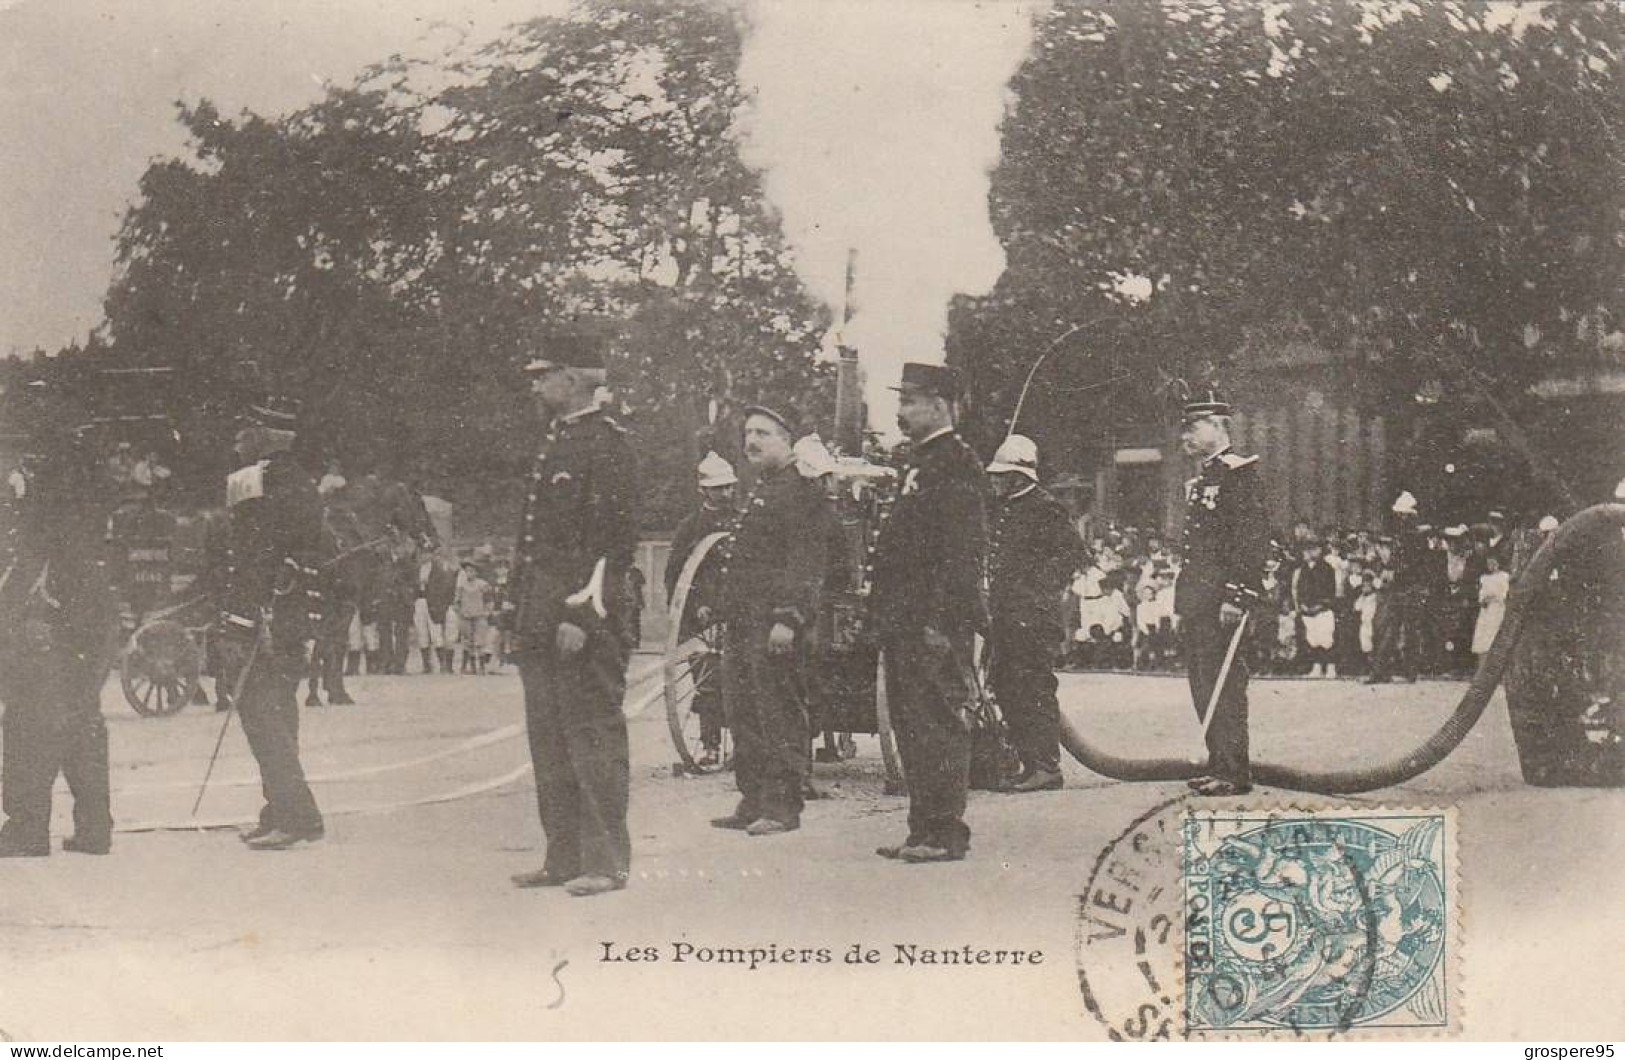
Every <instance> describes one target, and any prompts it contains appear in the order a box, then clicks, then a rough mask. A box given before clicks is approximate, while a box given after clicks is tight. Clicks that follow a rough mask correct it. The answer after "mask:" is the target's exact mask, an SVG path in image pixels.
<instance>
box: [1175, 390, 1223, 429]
mask: <svg viewBox="0 0 1625 1060" xmlns="http://www.w3.org/2000/svg"><path fill="white" fill-rule="evenodd" d="M1232 411H1233V410H1232V409H1231V407H1230V403H1229V402H1228V401H1225V400H1224V399H1223V398H1221V397H1220V396H1219V392H1218V391H1217V390H1215V389H1213V388H1212V387H1208V388H1207V390H1206V391H1204V392H1203V393H1202V394H1201V395H1199V396H1197V397H1194V398H1192V399H1191V400H1190V401H1187V402H1185V406H1184V408H1182V409H1180V419H1182V420H1183V421H1184V422H1185V423H1196V422H1197V421H1198V420H1205V419H1207V418H1208V417H1210V416H1229V415H1231V413H1232Z"/></svg>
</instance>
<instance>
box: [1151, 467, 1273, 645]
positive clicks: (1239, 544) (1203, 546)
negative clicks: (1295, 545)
mask: <svg viewBox="0 0 1625 1060" xmlns="http://www.w3.org/2000/svg"><path fill="white" fill-rule="evenodd" d="M1268 545H1269V520H1268V517H1267V515H1266V514H1265V509H1264V485H1263V481H1262V479H1261V478H1260V477H1259V474H1258V458H1257V457H1256V456H1247V457H1242V456H1237V455H1236V454H1235V453H1232V452H1231V451H1230V450H1228V449H1226V450H1224V451H1223V452H1221V453H1217V454H1215V455H1214V456H1211V457H1209V458H1208V459H1207V460H1206V461H1204V462H1203V463H1202V472H1201V474H1199V475H1197V476H1196V477H1195V478H1193V479H1191V480H1190V481H1189V482H1187V483H1186V484H1185V560H1184V565H1183V566H1182V567H1181V568H1180V570H1179V580H1178V581H1177V582H1175V583H1174V612H1175V613H1176V614H1178V615H1179V616H1181V617H1182V618H1183V617H1211V618H1217V617H1218V613H1219V608H1220V606H1221V605H1222V604H1225V603H1230V604H1233V605H1235V606H1237V607H1240V608H1242V609H1243V610H1245V609H1247V608H1248V607H1250V606H1251V604H1252V602H1253V601H1255V600H1257V599H1258V595H1259V584H1260V582H1261V581H1262V580H1263V575H1264V554H1265V551H1266V549H1267V548H1268Z"/></svg>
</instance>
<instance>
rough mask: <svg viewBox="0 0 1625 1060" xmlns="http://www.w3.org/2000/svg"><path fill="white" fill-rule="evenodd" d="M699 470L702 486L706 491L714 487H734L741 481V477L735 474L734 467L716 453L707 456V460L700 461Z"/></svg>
mask: <svg viewBox="0 0 1625 1060" xmlns="http://www.w3.org/2000/svg"><path fill="white" fill-rule="evenodd" d="M698 470H699V476H700V486H701V487H702V488H705V489H710V488H711V487H713V486H732V485H735V484H736V483H738V481H739V476H738V475H735V474H734V467H733V465H732V464H730V463H728V461H726V460H724V459H722V457H720V456H718V455H717V454H716V453H715V452H710V453H706V454H705V459H704V460H701V461H700V466H699V469H698Z"/></svg>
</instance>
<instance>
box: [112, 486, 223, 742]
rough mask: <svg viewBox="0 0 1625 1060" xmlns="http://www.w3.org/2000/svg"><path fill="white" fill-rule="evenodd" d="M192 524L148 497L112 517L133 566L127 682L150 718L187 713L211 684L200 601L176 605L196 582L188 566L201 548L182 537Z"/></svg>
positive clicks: (131, 699)
mask: <svg viewBox="0 0 1625 1060" xmlns="http://www.w3.org/2000/svg"><path fill="white" fill-rule="evenodd" d="M190 525H191V521H189V520H188V521H183V520H180V519H177V518H176V517H175V516H174V515H172V514H171V513H169V512H166V511H164V510H163V509H161V508H157V507H155V506H153V505H152V504H151V503H150V502H148V501H145V500H138V501H136V502H133V503H131V504H127V505H125V506H124V507H122V508H120V509H119V510H118V511H117V512H115V513H114V515H113V519H112V537H113V540H114V542H115V545H116V547H117V548H118V550H119V552H120V554H121V557H122V562H123V565H124V568H125V574H124V578H123V582H124V585H125V594H124V597H125V598H124V599H123V600H122V601H120V604H121V607H122V609H123V615H124V623H125V628H126V630H127V631H129V639H128V640H127V641H126V642H125V645H124V649H123V651H122V652H121V653H120V655H119V659H118V670H119V684H120V685H121V686H122V687H123V689H124V698H125V700H126V702H128V703H129V704H130V707H131V708H132V709H133V710H134V711H135V712H136V713H137V714H141V715H143V716H145V717H162V716H163V715H166V714H174V713H175V712H176V711H179V710H180V709H181V708H182V707H184V706H186V705H187V704H188V703H190V702H192V700H193V698H194V697H195V696H196V695H197V693H198V688H199V685H200V683H201V682H202V679H203V672H204V664H205V660H206V658H207V652H206V640H205V638H206V636H207V632H208V623H207V621H206V620H205V619H204V618H203V617H201V615H200V614H199V613H198V612H200V608H199V607H198V606H197V604H198V601H196V600H191V599H183V600H181V601H180V602H178V603H177V602H175V601H176V597H177V596H179V595H180V594H182V593H184V592H185V591H186V590H187V588H188V587H189V586H190V584H191V581H192V578H193V577H194V575H193V573H192V572H191V571H190V570H187V569H186V567H187V566H189V565H188V564H185V563H184V562H182V561H181V557H182V556H183V555H189V554H192V552H193V551H194V550H190V549H188V548H187V547H186V540H185V538H186V535H185V533H183V532H182V528H183V526H185V527H190ZM187 619H193V620H195V621H196V624H194V625H188V624H187V621H186V620H187Z"/></svg>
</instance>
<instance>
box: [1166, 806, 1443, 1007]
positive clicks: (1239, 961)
mask: <svg viewBox="0 0 1625 1060" xmlns="http://www.w3.org/2000/svg"><path fill="white" fill-rule="evenodd" d="M1455 843H1456V823H1455V814H1454V811H1453V810H1451V809H1437V810H1435V809H1387V808H1378V807H1348V806H1344V807H1338V808H1332V809H1315V810H1305V809H1301V808H1297V807H1289V808H1281V809H1267V810H1252V809H1238V808H1226V809H1215V808H1208V807H1202V806H1197V805H1188V806H1187V808H1186V814H1185V819H1184V824H1183V828H1182V852H1181V884H1182V891H1183V897H1184V904H1185V909H1184V946H1183V954H1182V956H1183V965H1184V977H1183V986H1184V991H1185V997H1184V1009H1185V1020H1186V1027H1187V1031H1188V1033H1190V1034H1191V1035H1193V1036H1207V1035H1210V1034H1215V1033H1220V1034H1243V1035H1246V1034H1258V1033H1266V1034H1267V1033H1270V1032H1280V1031H1284V1032H1287V1033H1298V1034H1303V1033H1308V1034H1314V1033H1316V1032H1330V1033H1333V1034H1344V1033H1351V1032H1360V1031H1380V1030H1406V1031H1412V1032H1415V1031H1437V1032H1444V1033H1448V1032H1450V1031H1451V1030H1453V1029H1455V1028H1456V1027H1457V1026H1458V1025H1459V1021H1458V1019H1457V1013H1456V1010H1457V1007H1458V1006H1457V1005H1456V1003H1455V999H1456V997H1457V986H1458V982H1459V967H1458V966H1459V957H1460V951H1459V948H1458V947H1457V945H1456V934H1457V929H1456V923H1457V921H1458V919H1459V917H1458V913H1459V910H1458V907H1457V905H1458V903H1457V898H1456V895H1457V879H1456V876H1457V873H1456V864H1457V862H1456V856H1455Z"/></svg>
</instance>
